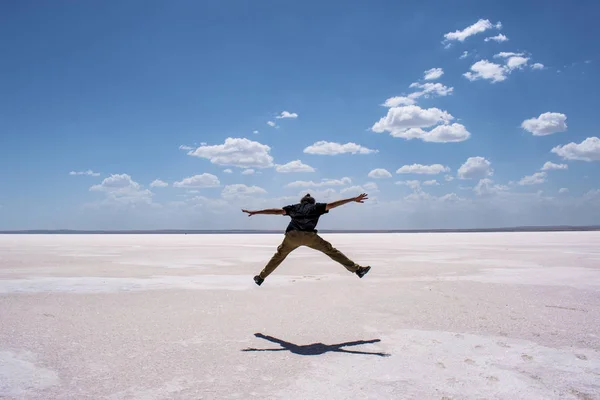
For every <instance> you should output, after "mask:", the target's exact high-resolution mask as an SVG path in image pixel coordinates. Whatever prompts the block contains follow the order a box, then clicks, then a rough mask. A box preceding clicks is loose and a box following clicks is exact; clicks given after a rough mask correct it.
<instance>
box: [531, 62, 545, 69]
mask: <svg viewBox="0 0 600 400" xmlns="http://www.w3.org/2000/svg"><path fill="white" fill-rule="evenodd" d="M544 68H545V67H544V64H542V63H535V64H532V65H531V69H544Z"/></svg>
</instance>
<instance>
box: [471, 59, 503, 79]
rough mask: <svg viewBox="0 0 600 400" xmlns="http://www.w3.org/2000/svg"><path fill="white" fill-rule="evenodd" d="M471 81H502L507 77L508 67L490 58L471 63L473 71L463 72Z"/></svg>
mask: <svg viewBox="0 0 600 400" xmlns="http://www.w3.org/2000/svg"><path fill="white" fill-rule="evenodd" d="M463 76H464V77H466V78H467V79H468V80H470V81H476V80H479V79H488V80H490V81H492V82H493V83H495V82H502V81H504V80H505V79H506V69H504V68H503V67H502V65H500V64H496V63H493V62H490V61H488V60H480V61H477V62H476V63H475V64H473V65H471V71H469V72H465V73H464V74H463Z"/></svg>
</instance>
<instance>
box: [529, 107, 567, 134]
mask: <svg viewBox="0 0 600 400" xmlns="http://www.w3.org/2000/svg"><path fill="white" fill-rule="evenodd" d="M521 127H522V128H523V129H525V130H526V131H528V132H531V133H532V134H533V136H546V135H551V134H553V133H557V132H564V131H566V130H567V116H566V115H565V114H561V113H556V112H545V113H543V114H541V115H540V116H539V117H537V118H530V119H526V120H525V121H523V122H522V123H521Z"/></svg>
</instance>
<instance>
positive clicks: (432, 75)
mask: <svg viewBox="0 0 600 400" xmlns="http://www.w3.org/2000/svg"><path fill="white" fill-rule="evenodd" d="M424 75H425V78H424V79H425V80H426V81H431V80H436V79H439V78H440V77H441V76H442V75H444V70H443V69H442V68H431V69H428V70H427V71H425V73H424Z"/></svg>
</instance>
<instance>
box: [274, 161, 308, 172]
mask: <svg viewBox="0 0 600 400" xmlns="http://www.w3.org/2000/svg"><path fill="white" fill-rule="evenodd" d="M275 170H276V171H277V172H281V173H290V172H315V169H314V168H313V167H311V166H310V165H306V164H304V163H302V161H300V160H294V161H290V162H289V163H287V164H283V165H277V167H275Z"/></svg>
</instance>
